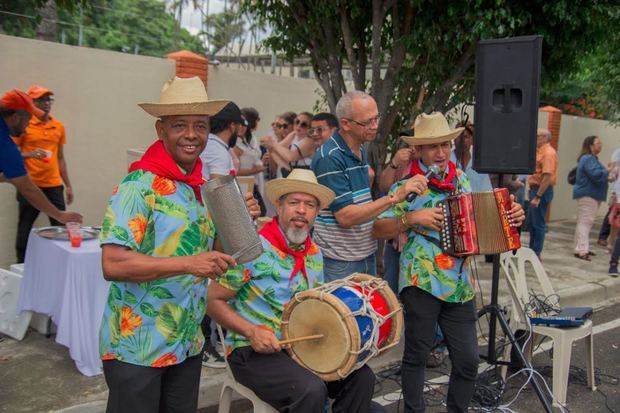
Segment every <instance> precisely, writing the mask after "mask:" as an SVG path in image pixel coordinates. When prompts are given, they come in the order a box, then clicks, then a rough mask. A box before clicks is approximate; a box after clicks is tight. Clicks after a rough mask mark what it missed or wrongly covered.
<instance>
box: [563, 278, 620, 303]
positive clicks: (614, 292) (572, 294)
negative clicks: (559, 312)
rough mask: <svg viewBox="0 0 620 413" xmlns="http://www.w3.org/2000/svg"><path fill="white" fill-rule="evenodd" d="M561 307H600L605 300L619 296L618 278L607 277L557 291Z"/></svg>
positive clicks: (619, 283)
mask: <svg viewBox="0 0 620 413" xmlns="http://www.w3.org/2000/svg"><path fill="white" fill-rule="evenodd" d="M557 293H558V295H559V296H560V298H561V304H562V306H563V307H569V306H570V307H579V306H581V307H584V306H585V307H593V308H595V309H596V308H600V307H601V306H603V305H604V304H605V303H606V302H608V301H610V300H614V299H616V298H618V297H620V278H612V277H609V278H608V279H606V280H603V281H598V282H589V283H586V284H584V285H581V286H578V287H571V288H566V289H564V290H560V291H557Z"/></svg>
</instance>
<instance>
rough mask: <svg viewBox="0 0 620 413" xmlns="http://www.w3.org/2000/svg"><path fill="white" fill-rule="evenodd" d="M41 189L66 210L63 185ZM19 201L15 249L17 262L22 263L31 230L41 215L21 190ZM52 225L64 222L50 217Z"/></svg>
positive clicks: (18, 194)
mask: <svg viewBox="0 0 620 413" xmlns="http://www.w3.org/2000/svg"><path fill="white" fill-rule="evenodd" d="M39 189H40V190H41V191H42V192H43V194H45V196H46V197H47V199H49V200H50V202H51V203H52V204H54V206H56V208H58V209H60V210H61V211H64V210H65V196H64V187H63V186H62V185H61V186H52V187H49V188H39ZM17 202H18V203H19V220H18V222H17V239H16V240H15V249H16V251H17V262H18V263H22V262H24V258H25V257H26V246H27V245H28V235H30V230H31V229H32V225H33V224H34V221H36V219H37V217H38V216H39V210H38V209H36V208H35V207H33V206H32V205H30V203H29V202H28V201H27V200H26V198H24V196H23V195H22V194H20V193H19V192H18V193H17ZM50 225H60V226H62V225H63V224H62V223H61V222H58V221H56V220H55V219H54V218H51V217H50Z"/></svg>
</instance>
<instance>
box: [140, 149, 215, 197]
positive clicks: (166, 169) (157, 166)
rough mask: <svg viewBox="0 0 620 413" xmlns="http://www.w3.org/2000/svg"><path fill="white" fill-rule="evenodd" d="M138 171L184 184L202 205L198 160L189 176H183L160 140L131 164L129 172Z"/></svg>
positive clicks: (200, 166) (200, 169) (200, 174)
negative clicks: (192, 191)
mask: <svg viewBox="0 0 620 413" xmlns="http://www.w3.org/2000/svg"><path fill="white" fill-rule="evenodd" d="M138 169H141V170H143V171H149V172H152V173H154V174H155V175H159V176H161V177H164V178H168V179H172V180H173V181H180V182H185V183H186V184H187V185H189V186H191V187H192V189H193V190H194V193H195V194H196V199H197V200H198V201H199V202H200V205H204V204H203V202H202V194H201V193H200V185H202V184H203V183H204V179H203V178H202V161H201V160H200V158H198V159H196V163H195V164H194V169H193V170H192V172H191V173H190V174H189V175H185V174H183V172H181V169H179V165H177V163H176V162H175V160H174V159H172V156H170V154H169V153H168V151H167V150H166V148H165V147H164V143H163V142H162V141H161V140H157V141H156V142H155V143H154V144H152V145H151V146H150V147H149V148H148V149H147V150H146V152H145V153H144V155H142V158H140V160H139V161H136V162H134V163H132V164H131V166H130V167H129V172H133V171H136V170H138Z"/></svg>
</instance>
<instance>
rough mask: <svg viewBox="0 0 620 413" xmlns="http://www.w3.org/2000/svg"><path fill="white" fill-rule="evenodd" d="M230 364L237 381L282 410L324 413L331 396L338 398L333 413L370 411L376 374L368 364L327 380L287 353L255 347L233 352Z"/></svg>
mask: <svg viewBox="0 0 620 413" xmlns="http://www.w3.org/2000/svg"><path fill="white" fill-rule="evenodd" d="M228 364H229V365H230V369H231V370H232V372H233V375H234V376H235V380H237V381H238V382H239V383H241V384H243V385H244V386H246V387H248V388H250V389H252V390H253V391H254V393H256V395H257V396H258V397H259V398H261V399H262V400H264V401H265V402H267V403H269V404H270V405H271V406H273V407H274V408H275V409H276V410H278V411H279V412H282V413H284V412H291V413H323V412H324V411H325V403H326V401H327V397H330V398H333V399H335V401H334V404H333V405H332V412H333V413H368V411H369V409H370V401H371V400H372V394H373V391H374V386H375V375H374V373H373V372H372V370H371V369H370V367H368V366H363V367H362V368H360V369H358V370H355V371H353V372H352V373H351V374H350V375H348V376H347V377H346V378H345V379H343V380H338V381H332V382H323V381H322V380H321V379H320V378H319V377H318V376H316V375H315V374H314V373H312V372H310V371H309V370H307V369H305V368H303V367H301V366H300V365H299V364H297V363H296V362H295V361H293V359H291V358H290V357H289V356H288V355H287V354H286V353H285V352H279V353H272V354H262V353H257V352H255V351H254V350H253V349H252V347H249V346H246V347H240V348H238V349H236V350H235V351H233V352H232V353H231V354H230V356H229V358H228Z"/></svg>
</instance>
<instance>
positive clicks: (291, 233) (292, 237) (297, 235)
mask: <svg viewBox="0 0 620 413" xmlns="http://www.w3.org/2000/svg"><path fill="white" fill-rule="evenodd" d="M307 237H308V231H306V230H305V229H297V228H291V227H288V228H287V229H286V238H288V240H289V242H291V243H293V244H301V243H303V242H304V241H306V238H307Z"/></svg>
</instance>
